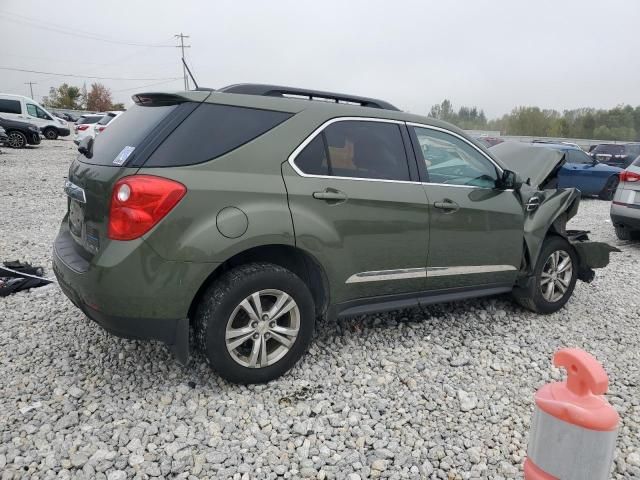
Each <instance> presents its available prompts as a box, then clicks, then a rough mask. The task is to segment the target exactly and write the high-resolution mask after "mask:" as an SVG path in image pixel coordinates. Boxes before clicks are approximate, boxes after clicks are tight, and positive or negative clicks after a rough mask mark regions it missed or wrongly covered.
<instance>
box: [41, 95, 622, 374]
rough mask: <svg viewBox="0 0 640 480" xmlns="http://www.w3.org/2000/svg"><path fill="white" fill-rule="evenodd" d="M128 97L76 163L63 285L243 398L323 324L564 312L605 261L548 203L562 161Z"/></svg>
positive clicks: (97, 315)
mask: <svg viewBox="0 0 640 480" xmlns="http://www.w3.org/2000/svg"><path fill="white" fill-rule="evenodd" d="M133 100H134V102H135V105H134V106H132V107H131V108H130V109H129V110H127V112H126V113H124V114H123V115H121V116H120V117H119V118H118V119H117V120H115V121H114V122H112V124H111V125H109V128H108V129H107V130H105V131H104V132H103V133H102V134H100V136H98V137H97V138H96V139H95V142H93V141H92V140H91V139H85V140H83V142H82V143H81V144H80V146H79V150H80V152H81V153H80V155H78V158H77V159H76V160H75V161H74V162H73V163H72V164H71V167H70V169H69V176H68V179H67V181H66V183H65V192H66V194H67V196H68V211H67V214H66V216H65V217H64V219H63V221H62V225H61V228H60V232H59V234H58V236H57V238H56V240H55V245H54V260H53V267H54V271H55V273H56V275H57V277H58V279H59V283H60V286H61V288H62V289H63V291H64V292H65V294H66V295H67V296H68V297H69V298H70V299H71V300H72V301H73V303H74V304H75V305H76V306H78V308H80V309H81V310H82V311H83V312H84V313H85V314H86V315H87V316H88V317H89V318H91V319H92V320H94V321H95V322H97V323H98V324H100V325H101V326H102V327H103V328H105V329H106V330H108V331H109V332H112V333H114V334H116V335H119V336H123V337H127V338H138V339H155V340H161V341H163V342H165V343H166V344H168V345H169V346H170V347H171V348H172V350H173V352H174V353H175V355H176V357H177V358H178V359H179V360H180V361H182V362H186V361H187V360H188V357H189V349H190V344H191V345H192V346H195V347H197V348H199V349H201V351H202V352H203V353H204V355H205V356H206V358H207V359H208V361H209V363H210V364H211V366H212V367H213V368H214V369H215V370H216V371H217V372H219V374H220V375H221V376H223V377H224V378H226V379H228V380H230V381H233V382H239V383H256V382H265V381H268V380H271V379H273V378H276V377H278V376H280V375H282V374H283V373H284V372H286V371H287V370H288V369H289V368H291V366H293V365H294V363H295V362H296V361H297V360H298V359H299V358H300V357H301V356H302V355H303V353H304V352H305V350H306V349H307V347H308V346H309V343H310V342H311V339H312V336H313V331H314V328H315V325H316V319H319V318H322V317H335V316H353V315H362V314H367V313H371V312H377V311H383V310H393V309H398V308H405V307H412V306H417V305H423V304H431V303H435V302H447V301H453V300H460V299H466V298H472V297H481V296H486V295H495V294H500V293H506V292H512V294H513V296H514V297H515V299H516V300H517V301H518V302H520V303H521V304H522V305H524V306H525V307H527V308H529V309H531V310H534V311H536V312H540V313H549V312H554V311H556V310H558V309H559V308H561V307H562V306H563V305H564V304H565V303H566V302H567V300H568V299H569V297H570V296H571V293H572V291H573V288H574V285H575V282H576V279H577V278H580V279H583V280H586V281H589V280H591V279H592V278H593V270H592V268H596V267H602V266H605V265H606V264H607V263H608V256H609V255H608V253H609V251H610V250H611V248H610V247H608V246H607V245H606V244H599V243H595V242H589V241H588V239H587V237H586V234H585V233H584V232H571V231H566V229H565V224H566V222H567V220H568V219H569V218H571V217H572V216H573V215H574V214H575V212H576V211H577V207H578V203H579V198H580V195H579V192H577V191H576V190H573V189H568V190H557V189H555V188H553V183H554V173H555V172H557V170H558V168H559V165H560V164H561V162H562V161H563V157H562V155H561V154H560V153H558V152H556V151H549V152H546V151H542V149H533V150H535V151H536V152H535V153H533V154H532V153H531V152H529V151H526V150H525V151H521V150H519V148H515V147H514V148H515V150H514V151H507V152H505V155H504V158H503V159H502V160H499V159H498V158H496V156H494V154H493V153H491V152H490V151H488V150H487V149H486V148H484V147H483V146H482V145H481V144H479V143H478V142H476V141H475V140H473V139H471V138H470V137H469V136H467V135H466V134H465V133H464V132H462V131H461V130H459V129H457V128H455V127H453V126H451V125H449V124H446V123H443V122H439V121H436V120H433V119H429V118H425V117H422V116H418V115H412V114H408V113H404V112H401V111H399V110H398V109H396V108H395V107H393V106H392V105H390V104H388V103H386V102H383V101H380V100H375V99H370V98H363V97H356V96H349V95H339V94H335V93H329V92H318V91H309V90H302V89H295V88H284V87H276V86H270V85H254V84H241V85H233V86H230V87H226V88H223V89H221V90H217V91H211V90H197V91H189V92H181V93H175V94H168V93H145V94H138V95H135V96H134V97H133ZM528 155H529V156H530V155H534V156H535V157H532V158H530V157H528ZM500 158H502V157H500ZM509 159H513V164H514V165H516V166H517V167H518V168H515V167H514V169H517V170H518V172H519V175H517V174H515V173H514V172H513V171H512V170H509V169H508V168H507V167H508V166H509V165H508V164H507V163H508V160H509ZM509 161H510V160H509ZM532 162H538V163H536V164H535V165H537V166H536V167H535V168H534V169H533V170H531V174H528V173H527V168H526V167H529V168H531V165H532V164H533V163H532ZM524 173H527V175H526V178H525V176H523V174H524ZM190 332H193V335H190Z"/></svg>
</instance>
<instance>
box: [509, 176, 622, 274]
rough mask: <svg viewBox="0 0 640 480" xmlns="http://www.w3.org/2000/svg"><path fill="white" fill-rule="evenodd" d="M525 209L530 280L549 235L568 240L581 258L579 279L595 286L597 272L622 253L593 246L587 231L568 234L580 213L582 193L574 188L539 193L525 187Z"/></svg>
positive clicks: (539, 191)
mask: <svg viewBox="0 0 640 480" xmlns="http://www.w3.org/2000/svg"><path fill="white" fill-rule="evenodd" d="M519 193H520V196H521V198H522V203H523V205H524V207H525V221H524V243H525V250H526V252H525V254H526V258H527V259H528V262H526V267H525V268H524V269H523V272H522V273H523V277H529V276H531V275H532V273H533V268H534V266H535V265H536V263H537V261H538V256H539V254H540V250H541V249H542V244H543V242H544V240H545V238H546V237H547V236H548V235H549V234H556V235H560V236H561V237H564V238H565V239H567V240H568V241H569V243H570V244H571V245H572V246H573V247H574V249H575V252H576V254H577V256H578V262H579V265H578V278H579V279H580V280H583V281H585V282H591V281H592V280H593V278H594V276H595V273H594V271H593V269H594V268H603V267H606V266H607V265H608V264H609V253H610V252H619V251H620V250H619V249H617V248H616V247H613V246H611V245H609V244H607V243H603V242H592V241H590V240H589V237H588V235H587V233H588V232H585V231H574V230H567V229H566V226H567V222H568V221H569V220H570V219H571V218H573V217H574V216H575V215H576V213H577V212H578V205H579V204H580V191H579V190H576V189H574V188H566V189H555V190H536V189H534V188H531V187H530V186H528V185H523V186H522V188H521V190H520V192H519Z"/></svg>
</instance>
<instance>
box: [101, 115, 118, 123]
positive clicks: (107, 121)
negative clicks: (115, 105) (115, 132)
mask: <svg viewBox="0 0 640 480" xmlns="http://www.w3.org/2000/svg"><path fill="white" fill-rule="evenodd" d="M114 118H115V115H105V116H104V117H102V118H101V119H100V121H99V122H98V125H106V124H107V123H109V122H110V121H111V120H113V119H114Z"/></svg>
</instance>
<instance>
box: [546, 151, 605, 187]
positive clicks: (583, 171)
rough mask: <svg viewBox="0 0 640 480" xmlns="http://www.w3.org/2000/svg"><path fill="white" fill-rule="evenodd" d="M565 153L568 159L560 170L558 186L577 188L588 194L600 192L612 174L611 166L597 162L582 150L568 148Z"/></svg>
mask: <svg viewBox="0 0 640 480" xmlns="http://www.w3.org/2000/svg"><path fill="white" fill-rule="evenodd" d="M564 153H565V155H566V160H567V161H566V163H565V164H564V165H563V167H562V168H561V169H560V171H559V172H558V187H559V188H577V189H578V190H580V191H581V192H582V193H585V194H588V195H592V194H597V193H600V191H601V190H602V189H603V188H604V184H605V183H606V180H607V179H608V178H609V176H611V169H610V167H608V166H607V165H605V164H601V163H598V162H595V161H594V160H593V158H592V157H590V156H589V155H587V154H586V153H584V152H583V151H582V150H576V149H567V150H565V151H564Z"/></svg>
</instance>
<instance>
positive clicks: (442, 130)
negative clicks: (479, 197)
mask: <svg viewBox="0 0 640 480" xmlns="http://www.w3.org/2000/svg"><path fill="white" fill-rule="evenodd" d="M406 123H407V126H408V127H419V128H427V129H429V130H437V131H438V132H444V133H447V134H449V135H453V136H454V137H456V138H459V139H460V140H462V141H463V142H464V143H466V144H467V145H469V146H470V147H471V148H473V149H474V150H475V151H476V152H478V153H479V154H480V155H482V156H483V157H484V158H486V159H487V160H489V161H490V162H491V164H492V165H493V166H494V167H496V168H497V169H498V172H499V173H500V175H502V171H503V168H502V167H501V166H500V165H498V164H497V163H496V161H495V160H494V159H493V158H491V157H490V156H489V155H487V154H486V153H484V152H483V151H482V150H480V149H479V148H478V147H477V146H476V145H474V144H473V143H472V142H470V141H469V140H467V139H466V138H464V137H463V136H462V135H458V134H457V133H455V132H452V131H451V130H447V129H446V128H441V127H436V126H433V125H425V124H424V123H416V122H406ZM476 188H477V187H476Z"/></svg>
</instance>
